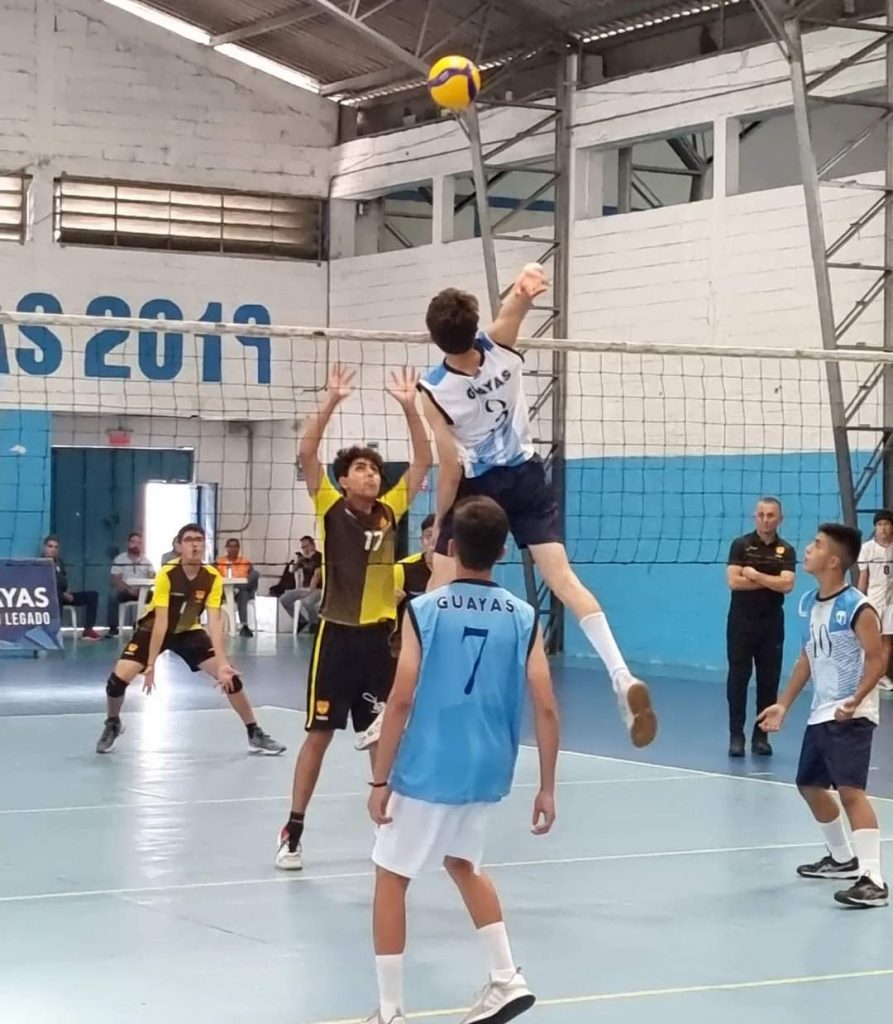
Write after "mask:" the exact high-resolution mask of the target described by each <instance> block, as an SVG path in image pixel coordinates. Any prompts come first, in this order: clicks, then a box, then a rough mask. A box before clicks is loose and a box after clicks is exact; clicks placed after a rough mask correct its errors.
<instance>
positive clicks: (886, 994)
mask: <svg viewBox="0 0 893 1024" xmlns="http://www.w3.org/2000/svg"><path fill="white" fill-rule="evenodd" d="M239 646H240V648H241V651H240V652H239V651H238V649H237V652H235V660H237V662H238V663H239V664H240V666H241V667H242V669H243V676H244V677H245V679H246V682H247V684H248V688H249V692H250V694H251V696H252V699H253V700H254V702H255V704H256V705H257V706H258V707H259V708H261V709H262V710H260V712H259V720H260V721H261V722H262V724H263V725H264V726H265V727H266V728H267V729H268V731H270V732H272V733H273V735H275V736H276V737H277V738H280V739H282V740H283V741H284V742H287V743H288V744H289V750H288V752H287V754H286V755H285V756H284V757H282V758H257V757H249V756H247V754H246V752H245V751H246V745H245V742H244V731H243V729H242V726H241V724H240V723H239V722H238V720H237V719H236V717H235V716H234V715H233V714H232V712H230V711H229V710H228V709H227V708H226V707H225V705H222V704H221V698H220V697H219V696H217V695H216V694H215V692H214V691H213V689H211V688H210V687H209V686H208V685H207V683H206V681H205V680H204V679H200V678H198V677H191V676H190V675H189V673H188V672H187V671H185V669H184V670H181V667H179V666H176V667H175V668H169V669H168V670H167V671H166V672H165V673H164V674H161V672H159V686H160V689H159V692H158V693H157V694H156V695H155V696H153V697H152V698H151V699H148V700H147V699H145V698H143V697H142V696H141V695H140V696H137V695H134V696H133V697H131V698H130V703H129V706H128V708H126V709H125V715H126V721H127V725H128V730H127V732H126V734H125V735H124V736H123V737H122V739H121V740H120V741H119V747H118V749H116V751H115V752H114V753H113V754H112V755H109V756H107V757H98V756H97V755H95V754H94V753H93V747H94V744H95V741H96V737H97V735H98V733H99V730H100V728H101V721H102V696H103V681H104V679H105V677H106V675H107V673H108V671H109V666H110V661H111V657H112V653H113V648H112V645H111V643H108V642H105V643H101V644H93V645H87V644H78V645H76V646H75V647H74V648H73V649H72V647H71V646H69V647H68V649H67V650H66V653H65V655H64V657H52V658H46V659H44V660H40V661H32V660H15V661H13V660H4V661H0V780H2V782H0V921H2V927H0V994H2V1002H0V1005H2V1008H3V1009H2V1011H0V1019H2V1020H3V1021H4V1022H6V1024H86V1022H90V1024H111V1022H113V1021H114V1022H118V1021H121V1020H124V1021H127V1022H134V1024H137V1022H153V1024H155V1022H163V1024H212V1022H213V1024H237V1022H238V1024H242V1022H248V1021H253V1020H256V1019H260V1020H263V1021H264V1022H265V1024H317V1022H323V1021H326V1022H329V1021H336V1020H337V1021H356V1020H357V1019H361V1018H362V1017H364V1016H365V1014H366V1013H368V1012H369V1011H370V1010H371V1008H372V1007H373V1006H374V1003H375V978H374V970H373V964H372V955H371V951H370V946H369V931H370V913H369V895H370V886H371V866H370V863H369V859H368V854H369V849H370V844H371V825H370V824H369V823H368V820H367V819H366V818H365V812H364V808H363V805H364V801H365V796H366V789H365V781H366V779H367V777H368V776H367V772H366V770H365V769H366V762H365V759H364V757H363V756H361V755H357V754H355V753H354V752H353V751H352V750H351V748H350V745H349V743H348V742H347V741H346V740H341V742H339V743H337V744H336V745H335V746H334V747H333V750H332V756H331V757H330V759H329V762H328V763H327V765H326V769H325V771H324V775H323V778H322V781H321V784H320V790H319V794H318V798H317V801H316V803H315V804H314V806H313V808H312V810H311V814H310V816H309V818H308V832H307V836H306V841H305V857H306V864H307V866H306V869H305V871H304V872H303V873H302V874H299V875H284V874H282V873H279V872H277V871H276V870H275V869H274V868H273V867H272V862H271V858H272V853H273V845H274V838H275V835H276V833H277V831H278V829H279V827H280V825H281V823H282V821H283V820H284V817H283V816H284V814H285V813H286V811H287V807H288V800H287V795H288V791H289V786H290V779H291V772H292V766H293V757H294V752H295V750H296V748H297V745H298V743H299V742H300V737H301V724H302V719H301V715H300V713H299V712H298V710H297V709H299V708H301V707H302V702H303V678H304V671H305V665H306V656H307V651H308V644H307V641H306V640H304V639H298V640H297V641H295V640H294V639H293V638H291V637H282V638H279V639H278V641H277V640H276V639H274V638H272V637H269V638H261V639H259V640H257V641H240V642H239ZM556 678H557V683H558V690H559V693H560V697H561V702H562V707H563V713H564V738H563V747H564V749H565V753H563V754H562V756H561V764H560V779H561V787H560V792H559V805H558V810H559V821H558V823H557V826H556V829H555V831H554V833H553V834H552V835H551V836H549V837H546V838H535V837H533V836H531V835H530V834H529V831H528V820H529V808H530V802H531V800H532V797H533V789H534V785H535V780H536V760H535V753H534V751H532V750H531V749H525V750H524V751H522V755H521V759H520V764H519V771H518V776H517V782H518V785H517V787H516V789H515V792H514V793H513V795H512V797H511V798H510V799H509V800H508V801H506V803H505V804H504V805H503V806H502V807H501V808H500V809H499V811H498V824H497V826H496V827H495V828H494V830H493V833H492V837H491V843H490V848H489V856H488V860H489V864H490V868H491V870H492V872H493V875H494V878H495V879H496V882H497V884H498V886H499V888H500V891H501V894H502V896H503V899H504V903H505V905H506V908H507V914H508V920H509V925H510V929H511V934H512V938H513V945H514V948H515V953H516V956H517V958H518V960H519V961H520V963H521V964H522V965H523V967H524V969H525V973H526V974H527V977H528V980H529V981H530V983H531V985H532V986H533V987H534V989H535V991H536V992H537V994H538V996H539V998H540V1002H539V1004H538V1006H537V1007H536V1008H535V1009H534V1010H533V1011H531V1013H530V1014H528V1015H527V1016H526V1017H525V1018H523V1019H526V1020H530V1021H531V1024H533V1022H539V1024H590V1022H593V1024H598V1022H607V1021H610V1022H611V1024H645V1022H648V1024H651V1022H653V1021H660V1022H661V1024H682V1022H685V1024H692V1022H694V1024H700V1022H704V1024H707V1022H708V1021H709V1022H713V1021H714V1020H717V1019H718V1020H722V1021H723V1024H739V1022H741V1024H744V1022H747V1024H752V1021H753V1020H754V1019H757V1020H761V1021H767V1022H769V1024H787V1022H799V1021H804V1022H806V1021H808V1022H809V1024H822V1022H829V1024H830V1022H832V1021H833V1022H835V1024H836V1022H839V1021H849V1020H857V1019H858V1020H859V1021H860V1024H873V1022H880V1021H884V1022H886V1021H887V1020H889V1014H890V1009H889V1008H890V1005H893V910H889V909H888V910H887V911H875V912H858V911H847V910H845V909H843V908H838V907H837V906H836V905H835V904H834V903H833V901H832V899H831V894H832V891H833V889H834V887H835V883H828V884H823V883H810V882H801V881H798V880H797V879H796V878H795V877H794V876H793V868H794V866H795V865H796V864H797V863H799V862H800V861H801V860H803V859H805V858H812V857H813V856H815V855H817V854H818V853H819V847H818V845H817V844H816V842H815V831H814V829H813V827H812V826H811V823H810V820H809V818H808V815H807V813H806V811H805V810H804V808H803V807H802V806H801V803H800V800H799V798H798V796H797V794H796V791H795V790H794V789H793V788H792V787H791V786H790V785H789V784H788V782H789V780H790V778H791V776H792V774H793V771H794V766H795V762H796V753H797V748H798V744H799V739H800V734H801V728H802V721H803V717H804V715H803V712H804V711H805V706H804V707H803V708H801V709H800V711H799V713H797V714H796V715H795V716H794V719H793V720H792V721H791V722H789V727H788V730H787V731H786V732H785V733H784V734H782V736H781V737H779V738H778V739H777V740H776V756H775V757H774V758H773V759H771V761H768V762H766V761H762V762H756V761H753V760H752V759H751V758H749V757H748V758H747V759H746V760H745V761H743V762H737V763H730V762H729V761H728V759H727V758H726V757H725V742H726V736H725V730H724V695H723V689H722V686H721V684H718V682H717V681H716V680H714V681H708V680H702V681H700V682H692V681H686V680H681V679H673V678H669V677H663V678H656V679H655V680H654V690H655V696H656V700H657V702H658V705H659V711H660V712H661V714H662V731H661V734H660V736H659V737H658V740H657V742H656V743H655V744H654V745H653V746H652V747H650V748H649V749H648V750H647V751H645V752H643V753H642V755H641V757H637V756H636V754H635V752H634V751H632V749H631V748H630V747H629V746H628V745H627V743H626V741H625V737H624V733H623V730H622V728H621V727H620V724H619V719H618V718H617V715H616V713H615V711H614V707H613V702H612V698H611V696H610V694H609V692H608V687H607V684H606V682H605V681H604V678H603V677H602V676H601V674H600V672H599V670H598V669H597V668H596V667H595V666H593V665H589V664H588V663H576V664H568V665H565V666H562V667H560V668H558V669H557V670H556ZM891 703H893V702H891V701H889V700H888V699H885V705H886V710H887V711H889V709H890V706H891ZM891 722H893V719H891V716H890V715H889V714H888V715H887V716H886V718H885V722H884V724H883V725H882V728H881V730H879V732H878V735H877V738H876V743H875V768H874V770H873V772H872V788H873V790H874V792H875V794H877V808H878V811H879V814H880V817H881V827H882V829H883V830H884V832H885V834H886V835H887V836H888V837H890V838H891V839H893V728H891ZM886 850H887V851H888V855H887V862H888V869H889V870H890V873H891V874H893V859H891V856H890V854H891V850H893V848H891V846H890V845H887V847H886ZM483 973H484V972H483V970H482V969H481V966H480V956H479V950H478V947H477V945H476V943H475V941H474V936H473V934H472V932H471V928H470V925H469V923H468V922H467V920H466V918H465V916H464V911H463V910H462V908H461V906H460V904H459V902H458V899H457V897H456V896H455V894H454V893H453V892H452V891H451V889H450V885H449V883H448V881H447V880H446V878H445V877H444V876H433V877H430V878H427V879H425V880H423V881H419V882H418V883H417V884H416V885H414V887H413V890H412V898H411V906H410V945H409V951H408V956H407V999H408V1003H409V1006H408V1009H409V1011H410V1016H411V1017H412V1016H416V1017H418V1018H420V1019H424V1020H432V1021H441V1020H443V1021H448V1020H457V1019H458V1018H459V1016H460V1013H461V1007H463V1006H466V1005H467V1004H468V1001H469V999H470V997H471V996H472V994H473V992H474V991H475V989H477V988H478V987H479V986H480V985H481V984H482V981H483Z"/></svg>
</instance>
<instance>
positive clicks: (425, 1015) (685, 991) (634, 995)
mask: <svg viewBox="0 0 893 1024" xmlns="http://www.w3.org/2000/svg"><path fill="white" fill-rule="evenodd" d="M891 976H893V967H880V968H876V969H874V970H868V971H840V972H839V973H837V974H806V975H802V976H800V977H793V978H761V979H759V980H757V981H728V982H719V983H717V984H715V985H684V986H677V987H674V988H644V989H633V990H632V991H630V992H598V993H594V994H593V995H585V996H558V997H557V998H555V999H538V1000H537V1001H536V1005H537V1006H581V1005H583V1004H585V1003H607V1002H616V1001H619V1000H624V999H650V998H654V997H655V996H658V997H659V996H685V995H697V994H699V993H704V992H740V991H745V990H747V989H760V988H781V987H784V986H787V985H816V984H820V983H821V982H828V981H852V980H854V979H858V978H889V977H891ZM467 1012H468V1007H454V1008H452V1009H449V1010H423V1011H422V1012H421V1013H410V1014H407V1017H406V1019H407V1020H431V1019H433V1018H435V1017H452V1016H458V1015H459V1014H460V1013H467ZM364 1019H365V1018H363V1017H341V1018H339V1019H337V1020H327V1021H318V1022H317V1024H363V1020H364Z"/></svg>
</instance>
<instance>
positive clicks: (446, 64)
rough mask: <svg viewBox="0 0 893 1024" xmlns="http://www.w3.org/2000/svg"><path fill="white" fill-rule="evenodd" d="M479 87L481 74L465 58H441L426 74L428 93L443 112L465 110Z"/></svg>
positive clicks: (471, 62) (472, 63) (472, 100)
mask: <svg viewBox="0 0 893 1024" xmlns="http://www.w3.org/2000/svg"><path fill="white" fill-rule="evenodd" d="M480 87H481V73H480V71H478V69H477V67H476V65H475V64H474V62H473V61H470V60H469V59H468V58H467V57H441V58H440V60H439V61H437V63H436V64H434V65H433V66H432V67H431V70H430V71H429V72H428V92H430V93H431V98H432V99H433V100H434V102H435V103H436V104H437V105H438V106H439V107H443V108H444V109H445V110H465V109H466V108H467V107H469V106H470V105H471V104H472V103H473V102H474V98H475V96H477V94H478V91H479V90H480Z"/></svg>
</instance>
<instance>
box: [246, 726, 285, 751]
mask: <svg viewBox="0 0 893 1024" xmlns="http://www.w3.org/2000/svg"><path fill="white" fill-rule="evenodd" d="M248 749H249V751H250V752H251V753H252V754H269V755H271V756H275V755H276V754H281V753H283V751H284V750H285V744H284V743H280V742H279V741H278V740H274V739H273V737H272V736H270V735H269V734H268V733H265V732H264V731H263V729H261V727H260V726H258V727H257V728H256V729H255V730H254V735H253V736H249V737H248Z"/></svg>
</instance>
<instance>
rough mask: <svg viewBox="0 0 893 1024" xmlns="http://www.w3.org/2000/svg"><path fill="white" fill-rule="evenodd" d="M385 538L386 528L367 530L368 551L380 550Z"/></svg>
mask: <svg viewBox="0 0 893 1024" xmlns="http://www.w3.org/2000/svg"><path fill="white" fill-rule="evenodd" d="M383 540H384V530H367V531H366V550H367V551H378V549H379V548H380V547H381V542H382V541H383Z"/></svg>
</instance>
